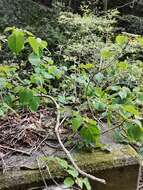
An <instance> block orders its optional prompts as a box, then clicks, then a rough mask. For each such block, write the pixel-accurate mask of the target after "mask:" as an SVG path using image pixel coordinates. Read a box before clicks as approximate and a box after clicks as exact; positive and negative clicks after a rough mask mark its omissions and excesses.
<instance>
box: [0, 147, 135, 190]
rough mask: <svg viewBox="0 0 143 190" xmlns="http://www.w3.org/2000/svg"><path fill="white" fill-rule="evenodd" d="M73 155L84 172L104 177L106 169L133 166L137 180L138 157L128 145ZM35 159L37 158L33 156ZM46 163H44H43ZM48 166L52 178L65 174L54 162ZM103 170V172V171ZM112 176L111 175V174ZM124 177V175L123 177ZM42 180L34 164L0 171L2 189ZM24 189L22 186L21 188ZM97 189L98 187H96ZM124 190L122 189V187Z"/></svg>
mask: <svg viewBox="0 0 143 190" xmlns="http://www.w3.org/2000/svg"><path fill="white" fill-rule="evenodd" d="M73 157H74V158H75V160H76V161H77V164H78V165H79V167H80V168H81V169H83V170H84V171H86V172H89V173H92V174H95V173H96V175H98V173H99V176H102V178H104V177H105V176H104V173H106V170H109V169H110V170H111V169H113V170H114V169H117V168H126V167H129V166H130V167H131V168H132V167H133V168H134V167H135V168H136V171H134V172H133V173H135V178H134V179H136V181H135V180H134V181H135V182H134V183H136V182H137V177H138V176H137V173H138V169H139V158H138V155H137V153H136V152H135V151H134V150H133V148H131V147H130V146H128V145H127V146H123V145H116V146H114V148H112V151H111V152H110V153H107V152H104V151H95V152H93V153H85V152H80V153H79V152H78V153H74V154H73ZM35 159H37V158H35ZM38 159H42V160H47V159H48V158H45V157H44V156H41V157H38ZM45 164H46V163H45ZM48 166H49V169H50V172H51V174H52V176H53V177H54V178H57V179H58V178H59V179H62V178H64V176H66V173H65V172H64V171H63V169H62V168H60V167H59V166H58V165H57V163H56V162H54V161H49V162H48ZM41 169H42V172H43V175H44V177H45V179H47V180H51V178H50V176H49V174H48V172H47V171H46V169H45V167H44V165H42V167H41ZM103 171H105V172H103ZM126 173H127V174H128V176H132V173H128V170H126ZM111 176H112V175H111ZM123 178H124V177H123ZM40 182H42V178H41V174H40V172H39V169H38V166H34V167H33V169H28V168H23V169H22V168H21V169H19V170H17V169H13V170H9V171H7V172H5V173H4V174H3V173H2V171H1V172H0V190H4V189H10V190H12V189H15V190H16V189H21V187H30V186H31V185H32V184H38V183H40ZM22 189H24V188H22ZM104 189H105V186H104ZM97 190H98V189H97ZM122 190H124V189H122ZM128 190H131V189H128ZM133 190H135V189H133Z"/></svg>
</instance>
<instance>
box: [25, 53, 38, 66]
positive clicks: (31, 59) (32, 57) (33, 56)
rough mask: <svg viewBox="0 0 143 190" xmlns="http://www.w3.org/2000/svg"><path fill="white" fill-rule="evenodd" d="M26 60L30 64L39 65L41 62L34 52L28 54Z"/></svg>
mask: <svg viewBox="0 0 143 190" xmlns="http://www.w3.org/2000/svg"><path fill="white" fill-rule="evenodd" d="M28 60H29V62H30V63H31V64H32V65H39V64H40V63H41V59H40V57H39V56H38V55H36V54H34V53H31V54H30V55H29V57H28Z"/></svg>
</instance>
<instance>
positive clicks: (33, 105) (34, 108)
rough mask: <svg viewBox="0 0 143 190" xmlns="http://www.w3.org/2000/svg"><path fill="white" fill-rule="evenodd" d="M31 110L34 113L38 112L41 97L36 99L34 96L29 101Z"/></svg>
mask: <svg viewBox="0 0 143 190" xmlns="http://www.w3.org/2000/svg"><path fill="white" fill-rule="evenodd" d="M28 105H29V109H30V110H31V111H32V112H36V111H37V110H38V107H39V105H40V98H39V97H35V96H33V97H32V98H31V99H30V100H29V104H28Z"/></svg>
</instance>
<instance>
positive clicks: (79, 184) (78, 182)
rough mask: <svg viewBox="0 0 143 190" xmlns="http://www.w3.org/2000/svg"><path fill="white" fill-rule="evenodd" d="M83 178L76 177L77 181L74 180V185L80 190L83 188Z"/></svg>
mask: <svg viewBox="0 0 143 190" xmlns="http://www.w3.org/2000/svg"><path fill="white" fill-rule="evenodd" d="M83 181H84V180H83V178H81V177H78V178H77V179H76V181H75V182H76V184H77V185H78V186H79V187H80V188H81V189H82V188H83Z"/></svg>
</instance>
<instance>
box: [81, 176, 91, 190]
mask: <svg viewBox="0 0 143 190" xmlns="http://www.w3.org/2000/svg"><path fill="white" fill-rule="evenodd" d="M83 183H84V185H85V187H86V189H87V190H91V185H90V183H89V180H88V178H84V180H83Z"/></svg>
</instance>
